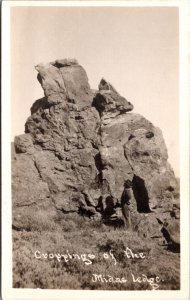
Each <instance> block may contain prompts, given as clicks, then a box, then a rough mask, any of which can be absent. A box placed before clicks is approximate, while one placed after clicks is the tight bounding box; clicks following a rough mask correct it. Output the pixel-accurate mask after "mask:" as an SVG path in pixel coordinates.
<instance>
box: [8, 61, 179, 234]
mask: <svg viewBox="0 0 190 300" xmlns="http://www.w3.org/2000/svg"><path fill="white" fill-rule="evenodd" d="M36 70H37V71H38V76H37V77H38V80H39V82H40V83H41V85H42V88H43V90H44V97H43V98H41V99H38V100H37V101H36V102H35V103H34V104H33V105H32V107H31V116H30V117H29V118H28V119H27V121H26V124H25V134H22V135H20V136H17V137H15V142H14V146H15V151H13V163H12V168H13V172H12V177H13V216H14V218H13V225H14V226H15V228H23V226H24V225H23V219H22V216H24V215H26V209H27V211H30V212H33V210H34V209H35V208H36V207H37V208H38V211H39V212H41V213H42V214H43V211H45V212H46V216H47V218H50V219H52V218H55V217H56V214H57V213H58V214H59V216H60V212H62V213H63V216H64V213H81V212H83V213H84V212H87V215H88V216H94V215H97V216H98V218H99V217H100V213H102V217H105V212H108V214H109V215H110V217H111V215H117V214H116V211H117V210H118V206H119V207H120V200H121V195H122V192H123V189H124V182H125V181H126V180H127V179H130V180H131V181H132V190H133V201H132V206H133V209H132V222H133V225H134V226H133V227H134V228H140V227H141V231H142V232H143V233H142V234H144V233H145V231H147V230H148V229H147V228H149V230H150V231H151V230H152V231H151V234H153V231H154V232H155V228H157V227H156V226H157V221H156V219H155V217H153V216H152V215H151V214H149V213H150V212H151V211H152V210H154V211H156V212H158V213H159V214H162V215H163V214H165V212H166V211H167V212H168V214H170V213H172V211H173V204H174V202H175V200H176V198H177V196H178V190H177V182H176V179H175V176H174V173H173V170H172V169H171V167H170V165H169V164H168V162H167V159H168V155H167V149H166V145H165V142H164V139H163V136H162V133H161V131H160V129H158V128H156V127H155V126H154V125H153V124H152V123H151V122H149V121H148V120H146V119H145V118H144V117H143V116H141V115H138V114H134V113H131V110H132V109H133V105H132V104H131V103H130V102H129V101H128V100H126V99H125V98H124V97H122V96H121V95H120V94H119V93H118V92H117V91H116V89H115V88H114V87H113V86H112V85H111V84H110V83H109V82H107V81H106V80H105V79H102V80H101V81H100V84H99V90H98V91H96V90H91V88H90V86H89V83H88V78H87V75H86V72H85V70H84V69H83V68H82V67H81V66H80V65H79V64H78V62H77V61H76V60H75V59H63V60H56V61H54V62H51V63H48V64H39V65H38V66H36ZM112 202H113V203H112ZM106 205H107V207H105V206H106ZM147 214H149V215H150V217H149V215H148V217H147ZM31 215H32V214H31ZM145 215H146V216H145ZM178 215H179V214H178ZM18 216H20V217H19V218H18ZM164 216H165V217H166V218H167V217H168V215H166V214H165V215H164ZM139 224H142V226H143V227H144V230H143V228H142V226H140V225H139ZM151 224H155V226H152V227H151ZM139 226H140V227H139ZM151 228H154V230H153V229H151ZM139 232H140V231H139Z"/></svg>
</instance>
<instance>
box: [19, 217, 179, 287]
mask: <svg viewBox="0 0 190 300" xmlns="http://www.w3.org/2000/svg"><path fill="white" fill-rule="evenodd" d="M36 218H37V223H35V222H33V223H32V222H30V231H24V230H23V231H15V230H13V287H15V288H42V289H100V290H151V289H152V286H151V284H150V283H149V282H147V281H145V280H144V282H142V283H138V282H133V280H132V275H131V274H134V275H135V277H137V276H141V277H142V274H145V275H146V276H147V277H148V278H150V277H151V278H155V277H156V276H159V277H160V278H161V279H162V281H161V282H160V283H159V289H160V290H166V289H167V290H172V289H173V290H174V289H179V288H180V286H179V282H180V280H179V269H180V260H179V258H180V256H179V254H178V253H172V252H168V251H167V250H166V249H165V248H164V247H161V246H159V245H157V242H155V241H154V240H151V239H148V238H140V237H139V236H138V235H137V233H136V232H129V231H126V230H125V229H124V228H120V229H116V230H114V228H112V227H108V226H105V225H104V224H102V222H101V221H96V220H93V221H92V220H89V219H88V218H85V217H82V216H78V215H76V214H71V215H65V216H63V218H61V217H60V218H59V219H57V220H55V221H52V222H49V223H48V222H47V220H46V219H43V218H42V217H41V222H40V218H39V216H38V215H37V217H36ZM126 247H129V248H130V249H132V251H133V252H134V253H139V252H143V253H144V255H145V258H144V259H137V258H133V259H129V258H127V257H126V255H125V252H124V250H126ZM36 250H38V251H40V252H41V253H48V254H51V253H60V254H68V253H70V255H72V254H78V255H79V258H78V257H75V258H72V259H69V260H68V261H65V259H64V258H63V257H62V258H61V259H60V261H58V260H57V259H56V257H54V258H48V259H37V258H35V255H34V252H35V251H36ZM110 250H111V253H112V255H114V259H113V258H112V257H111V255H110ZM82 254H83V259H82V256H81V255H82ZM84 254H85V255H86V257H87V255H89V254H93V255H94V256H95V257H94V258H93V259H91V261H92V263H91V264H87V263H85V261H88V260H87V259H86V258H85V256H84ZM93 274H102V275H103V277H104V276H105V277H106V276H108V275H110V276H112V277H113V278H116V277H119V278H122V277H125V278H126V279H127V282H126V283H110V282H103V283H102V282H99V281H98V282H93V281H92V278H93ZM106 278H107V277H106ZM143 278H145V277H143Z"/></svg>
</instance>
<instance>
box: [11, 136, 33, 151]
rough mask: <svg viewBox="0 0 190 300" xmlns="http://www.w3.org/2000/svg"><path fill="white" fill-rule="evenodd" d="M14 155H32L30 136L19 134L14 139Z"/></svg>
mask: <svg viewBox="0 0 190 300" xmlns="http://www.w3.org/2000/svg"><path fill="white" fill-rule="evenodd" d="M14 144H15V151H16V153H26V152H27V153H33V151H34V145H33V141H32V136H31V135H30V134H21V135H19V136H16V137H15V139H14Z"/></svg>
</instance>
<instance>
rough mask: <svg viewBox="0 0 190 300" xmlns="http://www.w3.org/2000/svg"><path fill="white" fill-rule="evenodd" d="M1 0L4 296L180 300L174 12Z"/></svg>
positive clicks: (181, 178) (181, 254)
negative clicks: (5, 60) (5, 18)
mask: <svg viewBox="0 0 190 300" xmlns="http://www.w3.org/2000/svg"><path fill="white" fill-rule="evenodd" d="M10 2H11V1H10ZM13 2H14V1H12V5H10V6H9V28H8V30H9V35H10V45H9V63H10V69H9V72H10V73H9V75H8V76H9V79H10V99H9V101H10V112H9V113H10V114H9V116H10V120H9V127H8V128H9V130H8V132H9V133H10V136H9V137H7V139H8V141H9V145H10V146H9V147H10V156H11V161H10V168H11V169H10V170H8V169H7V170H6V171H7V172H9V171H10V172H9V175H8V176H10V188H9V195H10V199H8V200H7V201H8V203H9V205H10V206H9V207H10V218H11V219H10V226H11V228H10V231H9V233H10V234H8V235H10V237H9V238H10V240H9V241H10V245H11V247H9V249H10V251H11V252H10V253H11V254H10V255H11V271H10V272H9V278H10V279H11V283H10V284H11V289H12V291H15V293H18V294H15V295H17V296H18V295H19V293H20V292H21V291H24V292H25V293H27V290H28V297H27V294H25V299H42V298H40V296H39V295H42V294H40V292H41V291H44V292H45V291H47V290H48V291H50V293H49V295H48V297H49V298H47V299H58V298H56V297H55V296H54V294H53V293H54V292H55V291H58V292H59V291H65V292H67V293H68V294H67V295H69V292H72V291H73V292H74V291H75V292H77V291H78V292H79V294H77V295H78V298H77V299H85V298H84V297H85V293H88V292H92V293H93V291H94V292H95V294H88V299H95V298H96V299H105V298H106V297H107V296H108V297H109V295H110V297H111V295H112V296H113V294H112V293H113V292H118V294H114V295H115V297H117V298H118V299H143V297H145V298H144V299H153V298H148V295H149V296H150V295H153V294H154V295H155V298H154V299H168V300H169V299H179V298H177V297H178V296H179V295H181V298H180V299H184V300H185V299H188V298H186V296H183V297H182V294H180V291H182V290H184V284H185V283H187V281H188V280H189V278H188V277H187V276H188V275H185V276H186V281H184V280H182V276H183V274H187V273H186V270H185V268H184V269H183V267H184V266H185V265H187V264H188V263H189V262H188V255H187V254H188V253H186V252H185V251H186V250H187V251H188V245H187V244H188V243H189V241H188V240H187V236H188V235H187V234H188V226H189V219H187V215H184V217H182V213H183V212H185V211H186V214H188V209H189V206H188V205H189V199H187V198H185V199H184V186H186V187H187V188H186V192H187V193H186V194H187V196H188V197H189V195H188V186H187V185H186V184H188V176H186V177H185V176H184V175H183V173H182V168H181V166H182V163H183V165H185V166H188V161H186V162H183V159H182V158H181V153H187V151H186V152H185V149H184V148H183V150H181V148H182V147H181V143H183V138H182V137H181V131H182V130H181V126H183V125H182V118H181V115H180V111H183V107H184V106H182V108H181V101H182V99H181V85H180V82H181V80H180V75H181V72H180V70H181V65H180V64H181V62H182V60H181V59H180V55H181V50H180V49H181V48H180V42H181V35H180V28H181V25H180V24H181V23H180V7H178V6H177V5H173V6H172V5H152V6H151V5H149V6H148V5H140V4H139V5H132V4H131V1H123V2H124V4H123V3H122V5H116V3H113V2H114V1H112V2H111V1H110V2H111V3H110V5H109V1H102V2H101V1H97V3H96V5H95V4H94V5H93V4H92V5H91V3H90V1H79V2H80V3H79V2H78V1H58V2H57V1H55V2H54V1H49V5H48V4H47V2H46V1H45V2H44V1H39V2H38V4H37V2H35V3H34V2H32V1H31V2H30V1H22V2H18V4H19V5H16V3H17V2H15V4H14V3H13ZM53 2H54V3H53ZM66 2H67V4H66ZM139 2H141V1H139ZM142 2H144V1H142ZM165 2H167V1H163V4H164V3H165ZM32 3H33V4H32ZM44 3H45V4H44ZM77 3H78V4H77ZM118 3H119V2H118ZM167 3H168V2H167ZM53 4H55V5H53ZM127 4H131V5H127ZM160 4H161V2H160ZM183 100H184V101H185V98H184V99H183ZM186 108H187V106H186ZM186 110H187V109H186ZM185 116H186V115H185V114H184V122H185V120H186V119H185V118H186V117H185ZM186 124H187V123H186ZM183 128H184V127H183ZM181 151H184V152H181ZM183 157H184V159H185V155H184V156H183ZM188 171H189V170H187V169H186V170H185V174H188V173H187V172H188ZM6 178H7V177H6ZM184 178H185V180H184ZM7 186H8V185H7ZM3 195H6V192H5V194H3ZM182 196H183V200H182ZM8 198H9V197H8ZM180 208H181V209H180ZM181 210H182V211H181ZM185 220H186V221H188V223H187V224H186V228H187V231H184V230H182V229H181V228H183V229H184V225H183V224H182V222H185ZM182 234H183V236H184V237H183V241H184V239H186V242H187V244H185V245H183V246H182V245H181V241H182ZM4 236H5V234H4V235H3V237H4ZM3 242H4V240H3ZM7 245H8V244H7ZM10 245H9V246H10ZM7 247H8V246H7ZM185 253H186V254H185ZM182 257H183V260H182ZM182 262H183V263H182ZM183 270H184V271H183ZM182 285H183V286H182ZM185 288H186V293H184V294H183V295H187V290H188V288H187V286H185ZM32 291H34V292H35V294H33V298H32V296H31V295H32V293H33V292H32ZM80 291H81V292H83V293H84V294H82V295H83V296H81V298H79V295H80ZM145 291H146V292H145ZM164 291H165V292H166V291H167V292H168V293H167V294H164V297H163V298H161V297H160V298H159V294H157V293H159V292H164ZM37 292H39V294H38V295H37ZM97 292H101V293H100V294H99V293H98V294H96V293H97ZM104 292H107V294H104ZM120 292H125V293H120ZM135 292H142V295H141V294H139V293H138V295H137V294H135ZM149 292H151V294H149ZM172 292H174V294H173V296H172V298H170V297H171V295H172V294H171V293H172ZM175 292H176V293H178V294H175ZM30 293H31V294H30ZM133 293H134V294H133ZM144 293H145V294H144ZM146 293H147V297H146ZM152 293H153V294H152ZM13 295H14V292H13ZM29 295H30V296H29ZM35 295H37V296H36V297H35ZM50 295H51V296H50ZM65 295H66V294H65ZM71 295H72V294H71ZM86 295H87V294H86ZM95 295H97V296H96V297H95ZM105 295H107V296H105ZM130 296H131V298H130ZM93 297H94V298H93ZM101 297H102V298H101ZM134 297H136V298H134ZM11 299H18V298H11ZM43 299H44V298H43ZM59 299H61V298H59ZM64 299H67V298H66V296H65V298H64ZM70 299H71V298H70ZM72 299H74V298H72ZM110 299H111V298H110Z"/></svg>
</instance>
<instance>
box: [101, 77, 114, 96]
mask: <svg viewBox="0 0 190 300" xmlns="http://www.w3.org/2000/svg"><path fill="white" fill-rule="evenodd" d="M98 88H99V91H112V92H114V93H117V94H118V92H117V91H116V89H115V88H114V87H113V85H111V83H109V82H108V81H107V80H106V79H105V78H102V79H101V81H100V83H99V85H98Z"/></svg>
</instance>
